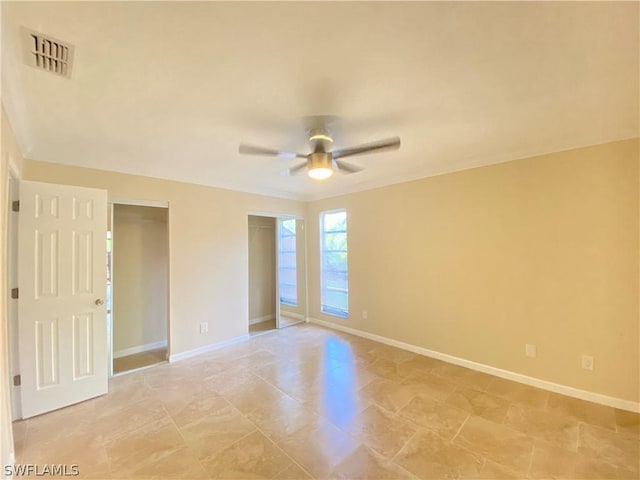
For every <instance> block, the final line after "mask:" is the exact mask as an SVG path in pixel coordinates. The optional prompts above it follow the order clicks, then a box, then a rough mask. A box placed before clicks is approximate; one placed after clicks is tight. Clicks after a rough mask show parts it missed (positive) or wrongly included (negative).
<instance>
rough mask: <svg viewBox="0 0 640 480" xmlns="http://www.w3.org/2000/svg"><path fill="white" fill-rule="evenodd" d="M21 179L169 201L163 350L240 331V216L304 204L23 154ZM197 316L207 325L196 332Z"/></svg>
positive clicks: (243, 285)
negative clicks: (166, 330) (165, 343)
mask: <svg viewBox="0 0 640 480" xmlns="http://www.w3.org/2000/svg"><path fill="white" fill-rule="evenodd" d="M24 178H25V179H27V180H34V181H41V182H50V183H61V184H69V185H80V186H85V187H94V188H103V189H106V190H108V192H109V195H110V196H112V197H119V198H128V199H143V200H159V201H168V202H169V251H170V265H169V269H170V273H169V292H170V310H169V316H170V319H171V321H170V324H171V326H170V338H169V342H170V350H171V354H176V353H180V352H185V351H188V350H191V349H195V348H198V347H202V346H205V345H209V344H212V343H215V342H219V341H222V340H226V339H230V338H233V337H236V336H238V335H243V334H246V333H247V330H248V325H247V318H248V301H249V298H248V297H249V296H248V290H249V288H248V285H249V280H248V229H247V215H248V214H249V212H252V211H253V212H255V211H261V212H273V213H278V214H293V215H304V214H305V210H306V204H304V203H302V202H295V201H291V200H284V199H278V198H271V197H265V196H261V195H252V194H248V193H242V192H234V191H231V190H224V189H219V188H211V187H205V186H198V185H192V184H186V183H180V182H172V181H168V180H160V179H154V178H149V177H142V176H135V175H126V174H121V173H115V172H106V171H102V170H93V169H87V168H79V167H71V166H65V165H58V164H53V163H46V162H39V161H34V160H25V162H24ZM205 321H207V322H209V332H208V333H204V334H200V333H199V331H200V330H199V329H200V323H201V322H205Z"/></svg>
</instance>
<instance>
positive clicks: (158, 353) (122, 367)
mask: <svg viewBox="0 0 640 480" xmlns="http://www.w3.org/2000/svg"><path fill="white" fill-rule="evenodd" d="M166 361H167V349H166V348H157V349H155V350H147V351H146V352H140V353H134V354H132V355H127V356H126V357H120V358H114V359H113V373H122V372H128V371H130V370H135V369H137V368H142V367H148V366H149V365H155V364H157V363H162V362H166Z"/></svg>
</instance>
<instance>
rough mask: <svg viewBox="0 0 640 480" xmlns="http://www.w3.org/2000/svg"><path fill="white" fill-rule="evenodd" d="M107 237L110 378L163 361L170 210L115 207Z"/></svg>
mask: <svg viewBox="0 0 640 480" xmlns="http://www.w3.org/2000/svg"><path fill="white" fill-rule="evenodd" d="M110 210H111V221H110V226H111V228H110V229H109V230H110V231H109V232H108V233H107V314H108V318H107V321H108V324H109V325H110V326H111V335H110V337H111V352H112V365H111V366H112V375H118V374H120V373H124V372H130V371H134V370H138V369H141V368H146V367H149V366H151V365H156V364H158V363H163V362H165V361H166V360H167V337H168V320H169V318H168V310H169V308H168V305H169V288H168V283H169V281H168V279H169V242H168V208H162V207H152V206H142V205H129V204H120V203H114V204H113V205H112V208H111V209H110Z"/></svg>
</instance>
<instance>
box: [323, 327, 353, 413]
mask: <svg viewBox="0 0 640 480" xmlns="http://www.w3.org/2000/svg"><path fill="white" fill-rule="evenodd" d="M324 353H325V355H324V357H323V358H324V360H323V361H324V362H325V365H324V368H323V369H322V371H323V378H322V385H323V389H322V405H321V407H322V414H323V415H325V416H326V417H327V418H329V419H331V421H332V422H334V423H335V424H336V425H345V424H346V423H348V422H349V421H350V420H351V419H352V418H354V417H355V416H356V415H357V414H358V411H359V410H358V408H357V406H358V402H357V399H356V385H357V382H356V381H355V379H356V375H357V374H356V371H355V369H354V365H353V364H352V363H350V364H348V365H345V364H344V363H341V362H340V366H338V365H337V364H338V362H336V360H335V358H336V357H338V358H344V357H345V356H352V355H353V352H352V351H351V347H350V346H349V344H348V343H346V342H345V341H343V340H341V339H338V338H328V339H327V340H325V342H324Z"/></svg>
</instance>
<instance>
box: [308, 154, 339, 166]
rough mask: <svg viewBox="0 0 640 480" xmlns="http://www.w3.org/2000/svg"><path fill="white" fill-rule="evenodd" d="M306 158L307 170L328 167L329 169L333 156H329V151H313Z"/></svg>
mask: <svg viewBox="0 0 640 480" xmlns="http://www.w3.org/2000/svg"><path fill="white" fill-rule="evenodd" d="M307 159H308V161H307V167H308V168H309V170H315V169H316V168H328V169H329V170H331V168H332V166H333V157H332V156H331V153H326V152H314V153H310V154H309V156H308V157H307Z"/></svg>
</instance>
